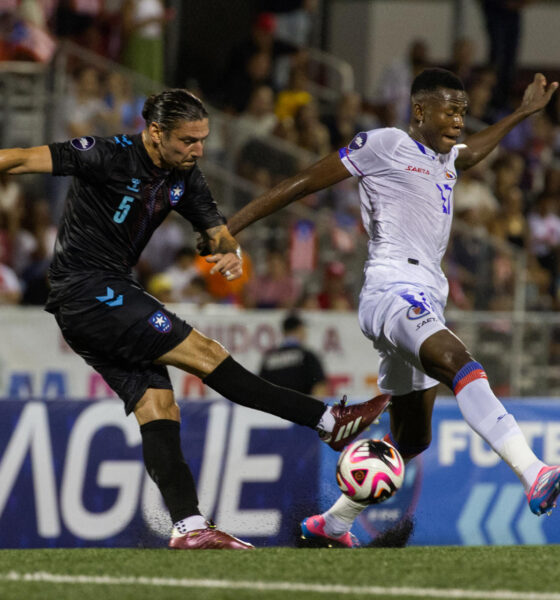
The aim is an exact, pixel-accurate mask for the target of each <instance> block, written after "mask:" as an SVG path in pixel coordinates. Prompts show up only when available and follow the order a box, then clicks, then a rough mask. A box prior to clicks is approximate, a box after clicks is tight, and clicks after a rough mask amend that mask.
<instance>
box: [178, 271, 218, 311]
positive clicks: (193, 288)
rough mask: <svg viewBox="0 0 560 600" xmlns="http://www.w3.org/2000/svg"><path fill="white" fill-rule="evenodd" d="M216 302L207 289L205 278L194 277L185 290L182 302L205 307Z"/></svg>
mask: <svg viewBox="0 0 560 600" xmlns="http://www.w3.org/2000/svg"><path fill="white" fill-rule="evenodd" d="M213 301H214V298H212V296H211V295H210V293H209V292H208V290H207V289H206V282H205V281H204V278H203V277H194V278H193V279H192V280H191V282H190V283H189V284H188V285H187V287H186V288H185V289H184V290H183V299H182V302H187V303H189V304H196V305H197V306H204V305H206V304H209V303H211V302H213Z"/></svg>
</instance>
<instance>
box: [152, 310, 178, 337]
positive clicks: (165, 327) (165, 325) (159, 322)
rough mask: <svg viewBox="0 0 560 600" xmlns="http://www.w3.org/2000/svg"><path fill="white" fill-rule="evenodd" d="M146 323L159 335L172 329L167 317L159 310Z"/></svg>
mask: <svg viewBox="0 0 560 600" xmlns="http://www.w3.org/2000/svg"><path fill="white" fill-rule="evenodd" d="M148 321H149V323H150V325H151V326H152V327H153V328H154V329H156V330H157V331H159V332H161V333H169V332H170V331H171V329H172V327H173V325H172V323H171V321H170V319H169V317H168V316H167V315H165V314H164V313H163V312H162V311H161V310H156V312H155V313H154V314H153V315H152V316H151V317H150V318H149V319H148Z"/></svg>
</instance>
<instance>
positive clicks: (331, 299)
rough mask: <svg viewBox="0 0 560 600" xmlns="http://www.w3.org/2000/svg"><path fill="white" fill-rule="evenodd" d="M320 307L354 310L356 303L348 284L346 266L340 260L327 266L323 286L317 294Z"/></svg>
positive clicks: (324, 308)
mask: <svg viewBox="0 0 560 600" xmlns="http://www.w3.org/2000/svg"><path fill="white" fill-rule="evenodd" d="M317 301H318V303H319V307H320V308H321V309H323V310H352V309H353V308H354V303H353V301H352V295H351V293H350V291H349V289H348V286H347V284H346V267H345V266H344V263H342V262H340V261H333V262H330V263H328V264H327V265H326V266H325V272H324V278H323V287H322V289H321V291H320V292H319V294H318V295H317Z"/></svg>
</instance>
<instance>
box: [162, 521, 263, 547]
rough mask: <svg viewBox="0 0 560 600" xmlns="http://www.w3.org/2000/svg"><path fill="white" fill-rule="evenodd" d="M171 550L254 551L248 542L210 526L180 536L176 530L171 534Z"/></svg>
mask: <svg viewBox="0 0 560 600" xmlns="http://www.w3.org/2000/svg"><path fill="white" fill-rule="evenodd" d="M169 548H171V549H172V550H254V549H255V547H254V546H253V545H252V544H249V543H248V542H244V541H242V540H239V539H237V538H236V537H233V536H232V535H229V534H228V533H225V531H220V530H219V529H216V526H215V525H210V524H209V525H208V527H207V528H206V529H195V530H194V531H189V532H188V533H185V534H180V533H179V532H178V531H177V530H176V529H174V530H173V532H172V533H171V539H170V540H169Z"/></svg>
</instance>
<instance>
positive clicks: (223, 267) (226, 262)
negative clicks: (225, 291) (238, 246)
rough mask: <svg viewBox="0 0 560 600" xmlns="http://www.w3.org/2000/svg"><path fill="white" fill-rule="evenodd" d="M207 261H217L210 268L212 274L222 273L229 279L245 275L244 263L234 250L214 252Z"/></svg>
mask: <svg viewBox="0 0 560 600" xmlns="http://www.w3.org/2000/svg"><path fill="white" fill-rule="evenodd" d="M206 262H209V263H216V264H215V265H214V266H213V267H212V268H211V269H210V275H214V273H221V274H222V275H223V276H224V277H225V278H226V279H227V280H228V281H233V280H234V279H239V278H240V277H241V275H243V263H242V261H241V258H240V257H239V256H238V255H237V254H235V253H234V252H228V253H227V254H212V255H211V256H207V257H206Z"/></svg>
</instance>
